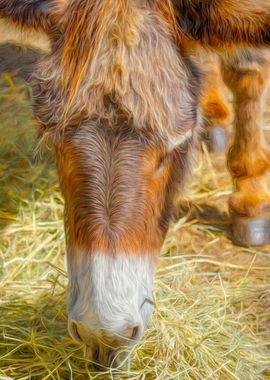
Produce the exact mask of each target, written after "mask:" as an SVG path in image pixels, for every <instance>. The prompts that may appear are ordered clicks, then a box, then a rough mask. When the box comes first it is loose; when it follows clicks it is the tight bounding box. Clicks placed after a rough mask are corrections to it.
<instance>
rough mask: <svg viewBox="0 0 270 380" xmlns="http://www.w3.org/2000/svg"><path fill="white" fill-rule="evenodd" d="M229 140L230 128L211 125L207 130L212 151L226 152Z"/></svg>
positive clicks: (208, 144)
mask: <svg viewBox="0 0 270 380" xmlns="http://www.w3.org/2000/svg"><path fill="white" fill-rule="evenodd" d="M228 142H229V132H228V128H225V127H219V126H216V127H210V128H209V129H208V132H207V146H208V149H209V151H210V152H213V153H216V152H224V151H225V150H226V149H227V146H228Z"/></svg>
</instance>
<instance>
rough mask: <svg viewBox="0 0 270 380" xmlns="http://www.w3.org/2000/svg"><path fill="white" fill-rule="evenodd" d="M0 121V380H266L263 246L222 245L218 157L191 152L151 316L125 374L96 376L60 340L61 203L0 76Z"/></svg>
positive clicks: (11, 87) (222, 180) (269, 313)
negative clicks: (191, 167)
mask: <svg viewBox="0 0 270 380" xmlns="http://www.w3.org/2000/svg"><path fill="white" fill-rule="evenodd" d="M0 120H1V123H0V173H1V175H0V189H1V191H0V379H1V380H7V379H21V380H22V379H88V378H89V379H147V380H148V379H149V380H150V379H159V380H170V379H183V380H191V379H199V380H200V379H203V380H205V379H211V380H214V379H222V380H226V379H241V380H248V379H254V380H262V379H269V378H270V270H269V267H270V253H269V248H270V247H264V248H258V249H249V248H240V247H235V246H233V245H232V243H231V241H230V240H229V227H230V221H229V219H228V216H227V210H226V200H227V198H228V195H229V194H230V191H231V184H230V180H229V177H228V175H227V173H226V171H225V164H224V157H223V155H222V154H221V155H212V156H210V155H209V153H208V151H207V149H206V147H205V145H202V146H201V147H200V149H199V152H198V159H197V160H196V161H197V166H196V168H195V175H194V177H193V180H192V181H191V184H190V186H189V188H188V189H187V193H186V194H187V195H186V198H185V200H184V206H185V207H184V208H185V212H183V211H181V210H180V209H179V213H178V215H177V216H176V218H175V222H174V223H173V224H172V226H171V229H170V233H169V235H168V238H167V240H166V243H165V246H164V249H163V254H162V257H161V259H160V262H159V266H158V271H157V276H156V282H155V292H154V298H155V312H154V315H153V317H152V319H151V323H150V326H149V329H148V330H147V332H146V334H145V336H144V339H143V340H142V341H141V342H140V343H139V344H138V345H137V347H135V349H134V350H133V352H132V355H131V358H130V361H129V363H128V369H127V370H126V371H125V372H123V371H121V370H109V369H106V368H104V370H103V371H102V372H99V373H96V372H93V368H92V363H91V362H89V361H88V360H87V359H85V358H84V350H83V348H82V347H80V346H77V345H75V344H73V342H72V341H71V340H70V338H69V337H68V335H67V326H66V325H67V323H66V322H67V316H66V310H65V309H66V305H65V288H66V283H67V277H66V272H65V269H64V268H65V264H64V251H65V245H64V231H63V223H62V216H63V199H62V196H61V194H60V192H59V188H58V184H57V180H56V174H55V168H54V165H53V163H52V162H53V160H52V159H51V158H50V155H49V154H47V153H42V154H39V155H38V156H35V155H34V153H33V152H34V149H35V146H36V135H35V128H34V127H35V123H34V121H33V120H32V114H31V110H30V94H29V90H28V89H27V88H26V86H25V85H24V83H23V82H22V81H20V80H17V79H14V78H11V77H10V76H8V75H5V76H2V78H1V83H0ZM210 219H211V222H212V223H211V224H207V220H208V221H209V220H210Z"/></svg>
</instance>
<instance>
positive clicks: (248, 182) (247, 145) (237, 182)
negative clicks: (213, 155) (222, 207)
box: [223, 51, 270, 245]
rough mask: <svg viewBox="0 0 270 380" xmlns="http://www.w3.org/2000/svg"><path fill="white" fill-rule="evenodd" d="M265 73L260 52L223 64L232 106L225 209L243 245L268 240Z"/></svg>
mask: <svg viewBox="0 0 270 380" xmlns="http://www.w3.org/2000/svg"><path fill="white" fill-rule="evenodd" d="M267 58H268V59H267ZM269 75H270V61H269V57H267V56H266V53H264V52H260V53H258V52H256V53H254V52H251V51H250V52H246V56H245V57H244V58H240V59H239V58H236V59H235V60H234V62H230V64H225V65H224V66H223V76H224V80H225V82H226V84H227V85H228V86H229V87H230V88H231V90H232V91H233V94H234V108H235V126H234V136H233V141H232V145H231V147H230V149H229V152H228V157H227V164H228V168H229V171H230V173H231V176H232V179H233V183H234V193H233V194H232V195H231V197H230V199H229V208H230V211H231V215H232V219H233V238H234V241H235V242H236V243H239V244H243V245H263V244H266V243H269V242H270V191H269V188H268V186H267V176H266V172H267V171H268V169H269V167H270V152H269V151H268V150H267V149H266V147H265V142H264V136H263V131H262V129H261V125H262V110H263V100H264V95H265V93H266V89H267V85H268V78H269Z"/></svg>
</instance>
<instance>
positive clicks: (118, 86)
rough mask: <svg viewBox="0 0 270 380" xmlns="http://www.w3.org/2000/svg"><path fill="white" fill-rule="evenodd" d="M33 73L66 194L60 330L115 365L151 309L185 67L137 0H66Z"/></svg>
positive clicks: (194, 114)
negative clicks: (64, 303) (65, 323)
mask: <svg viewBox="0 0 270 380" xmlns="http://www.w3.org/2000/svg"><path fill="white" fill-rule="evenodd" d="M90 3H91V6H90ZM163 5H164V3H163ZM37 77H38V85H37V87H36V95H35V113H36V115H37V117H38V119H39V121H40V123H41V127H42V129H43V130H44V133H45V134H49V135H50V136H53V141H54V143H55V146H56V153H57V162H58V172H59V178H60V182H61V187H62V190H63V194H64V197H65V226H66V241H67V258H68V269H69V287H68V316H69V331H70V334H71V336H72V337H73V338H74V339H75V340H76V341H78V342H80V343H84V344H86V345H87V346H88V347H89V352H91V353H92V356H93V358H94V359H95V360H96V361H97V362H99V363H101V364H104V365H117V364H119V361H121V360H122V357H120V356H121V355H120V356H119V355H118V353H119V352H120V351H121V349H122V348H123V347H124V346H129V345H132V344H134V343H135V342H136V341H137V340H138V339H140V338H141V337H142V335H143V332H144V329H145V328H146V325H147V322H148V320H149V317H150V315H151V312H152V309H153V298H152V286H153V278H154V271H155V264H156V260H157V258H158V255H159V252H160V249H161V246H162V244H163V241H164V238H165V235H166V232H167V228H168V224H169V220H170V215H171V210H172V207H173V201H174V196H175V194H176V192H177V190H179V188H180V187H181V185H182V183H183V180H184V177H185V174H186V172H187V169H188V168H187V166H188V165H187V164H188V161H189V159H188V154H189V152H190V151H191V146H192V141H193V132H194V131H193V130H194V127H195V126H196V124H197V123H198V120H197V119H198V111H197V107H196V104H197V93H198V91H196V85H195V79H196V70H193V68H192V65H191V63H190V62H187V61H185V60H184V59H183V58H181V56H180V55H179V52H178V49H177V47H176V45H175V42H174V39H173V36H172V29H171V27H170V24H169V23H168V20H167V19H166V18H165V16H164V15H163V13H162V12H161V11H160V10H158V9H155V7H154V8H153V9H152V8H151V7H150V6H149V4H148V2H145V1H135V0H134V1H130V0H125V1H124V0H117V1H116V0H107V1H104V0H98V1H94V2H93V1H91V2H90V1H85V2H78V1H75V0H74V1H72V2H71V3H70V6H69V7H68V8H67V9H66V12H65V15H64V16H63V20H62V28H61V29H60V31H59V32H58V33H56V32H54V40H53V49H52V53H51V55H50V56H49V57H47V58H44V59H43V62H42V63H41V65H40V67H39V69H38V73H37ZM197 82H198V78H197ZM197 85H198V84H197ZM63 126H64V128H63ZM59 136H60V137H59Z"/></svg>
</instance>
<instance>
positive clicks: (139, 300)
mask: <svg viewBox="0 0 270 380" xmlns="http://www.w3.org/2000/svg"><path fill="white" fill-rule="evenodd" d="M155 262H156V260H155V258H154V256H152V257H149V256H135V255H130V254H116V255H108V254H103V253H94V254H89V255H87V254H81V253H78V252H73V253H72V254H71V253H70V254H69V261H68V265H69V276H70V285H69V290H68V293H69V294H68V312H69V319H70V320H73V321H76V323H77V325H78V326H79V332H80V335H83V337H82V336H81V339H82V340H83V342H84V343H86V344H91V340H92V339H93V338H94V339H96V338H98V336H99V335H100V334H103V333H105V334H106V335H107V336H108V337H109V338H110V337H111V338H112V337H113V338H114V339H116V340H117V337H119V338H120V340H121V338H126V339H127V340H128V339H130V338H132V339H134V340H137V339H139V338H141V336H142V334H143V332H144V330H145V328H146V326H147V322H148V320H149V318H150V315H151V313H152V309H153V304H152V287H153V279H154V270H155Z"/></svg>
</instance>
